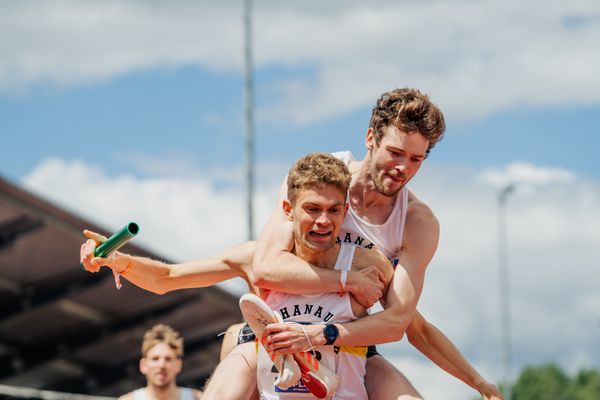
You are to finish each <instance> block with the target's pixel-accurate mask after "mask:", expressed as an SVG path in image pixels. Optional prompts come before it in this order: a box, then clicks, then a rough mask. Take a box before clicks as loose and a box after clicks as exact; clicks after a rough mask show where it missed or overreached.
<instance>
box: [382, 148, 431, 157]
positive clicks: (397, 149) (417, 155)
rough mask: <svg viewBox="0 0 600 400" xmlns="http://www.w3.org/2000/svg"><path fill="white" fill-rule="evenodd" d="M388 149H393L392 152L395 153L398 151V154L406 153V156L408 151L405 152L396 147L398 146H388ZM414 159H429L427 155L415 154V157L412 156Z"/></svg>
mask: <svg viewBox="0 0 600 400" xmlns="http://www.w3.org/2000/svg"><path fill="white" fill-rule="evenodd" d="M388 149H391V150H393V151H397V152H399V153H404V154H406V150H404V149H401V148H399V147H396V146H391V145H390V146H388ZM412 157H417V158H423V159H424V158H426V157H427V154H413V155H412Z"/></svg>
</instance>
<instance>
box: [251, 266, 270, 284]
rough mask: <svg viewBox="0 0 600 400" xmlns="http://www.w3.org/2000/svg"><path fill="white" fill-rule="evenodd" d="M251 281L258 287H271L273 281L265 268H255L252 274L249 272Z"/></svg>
mask: <svg viewBox="0 0 600 400" xmlns="http://www.w3.org/2000/svg"><path fill="white" fill-rule="evenodd" d="M249 275H250V276H249V278H250V281H251V282H252V284H253V285H254V286H256V287H259V288H263V289H269V284H270V283H271V279H270V277H269V274H268V272H267V271H266V270H265V269H264V268H260V267H257V268H254V270H253V271H252V274H249Z"/></svg>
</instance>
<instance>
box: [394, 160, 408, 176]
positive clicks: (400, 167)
mask: <svg viewBox="0 0 600 400" xmlns="http://www.w3.org/2000/svg"><path fill="white" fill-rule="evenodd" d="M394 169H395V170H396V171H398V173H401V174H405V173H406V171H407V170H408V167H407V166H406V163H405V162H401V163H398V164H396V165H395V166H394Z"/></svg>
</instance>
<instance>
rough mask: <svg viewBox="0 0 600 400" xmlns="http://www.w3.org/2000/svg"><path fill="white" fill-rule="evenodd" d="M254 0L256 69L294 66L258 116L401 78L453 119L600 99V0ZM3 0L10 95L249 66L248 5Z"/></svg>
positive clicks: (301, 119)
mask: <svg viewBox="0 0 600 400" xmlns="http://www.w3.org/2000/svg"><path fill="white" fill-rule="evenodd" d="M254 4H255V9H254V13H253V15H254V17H255V19H254V29H255V34H254V37H255V60H256V66H257V69H258V70H259V71H261V69H264V68H266V67H270V68H272V67H274V66H275V67H284V68H288V67H289V69H290V71H291V72H289V74H287V76H284V77H283V78H280V79H277V80H276V81H274V82H271V83H269V85H270V90H271V91H272V92H274V93H277V94H278V96H276V98H275V99H273V101H272V102H271V103H270V104H266V105H265V106H264V107H263V108H262V109H261V110H260V115H261V118H264V119H267V120H273V119H278V120H279V119H282V120H283V119H289V120H290V121H295V122H297V123H308V122H314V121H318V120H323V119H325V118H328V117H331V116H334V115H342V114H343V113H346V112H348V111H350V110H352V109H355V108H357V107H362V106H369V105H371V104H372V102H373V99H374V98H375V97H376V96H377V95H378V94H379V93H380V92H382V91H383V90H388V89H390V88H393V87H400V86H415V87H419V88H422V89H423V90H425V91H426V92H429V93H432V94H433V100H434V101H435V102H437V103H438V104H440V105H441V106H442V108H443V109H444V110H445V112H446V114H447V116H448V117H449V118H451V119H463V120H465V119H473V118H480V117H483V116H485V115H489V114H492V113H496V112H498V111H501V110H506V109H511V108H519V107H523V106H525V107H548V106H549V107H560V106H563V105H565V104H597V103H598V101H599V100H600V76H599V75H598V74H597V73H596V71H598V70H600V54H599V53H598V52H597V51H595V49H596V43H597V41H598V37H600V4H599V3H597V2H590V1H585V0H578V1H570V2H563V1H558V0H555V1H543V0H535V1H528V2H517V1H484V2H481V1H474V0H462V1H442V0H438V1H429V2H418V1H408V2H394V1H375V2H370V3H368V4H366V3H364V2H359V1H352V2H348V1H341V0H338V1H330V2H326V3H324V2H317V1H305V2H293V3H290V2H286V3H280V2H277V1H272V0H262V1H261V0H258V1H256V2H254ZM1 7H2V9H1V12H0V37H2V38H3V39H0V40H2V42H0V43H1V44H2V46H1V47H0V54H1V56H2V57H0V92H7V91H15V90H26V89H27V88H28V87H31V85H35V84H36V83H46V82H53V83H58V84H63V85H73V84H82V83H88V82H95V81H97V80H104V79H110V78H112V77H115V76H118V75H122V74H125V73H128V72H132V71H139V70H143V69H148V68H177V67H180V66H182V65H200V66H201V67H203V68H206V69H208V70H211V71H214V72H215V73H220V72H222V71H225V72H231V71H235V72H236V73H241V71H242V66H243V58H242V54H243V52H242V47H243V40H242V34H243V31H242V24H241V21H242V2H241V1H236V2H233V1H225V2H194V1H173V2H169V3H168V5H167V4H163V3H160V2H144V1H136V0H130V1H104V2H94V3H90V2H86V3H80V2H76V1H73V0H62V1H53V2H44V3H41V4H40V3H39V2H32V1H21V2H17V3H5V4H3V5H2V6H1ZM307 70H308V71H310V72H309V73H306V72H305V71H307ZM294 71H304V72H294ZM307 75H308V76H307Z"/></svg>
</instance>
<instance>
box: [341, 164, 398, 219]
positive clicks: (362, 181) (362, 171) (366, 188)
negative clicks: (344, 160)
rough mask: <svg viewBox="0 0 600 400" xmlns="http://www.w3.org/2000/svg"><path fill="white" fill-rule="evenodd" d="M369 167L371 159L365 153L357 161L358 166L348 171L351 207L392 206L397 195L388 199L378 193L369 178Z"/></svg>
mask: <svg viewBox="0 0 600 400" xmlns="http://www.w3.org/2000/svg"><path fill="white" fill-rule="evenodd" d="M370 165H371V159H370V156H369V154H368V153H367V155H366V156H365V158H364V160H362V161H359V162H358V165H357V166H356V167H355V168H353V169H351V170H350V172H351V173H352V181H351V182H350V188H349V189H348V192H349V193H350V200H351V203H352V205H354V206H357V205H358V206H361V207H364V208H371V207H385V206H390V205H393V204H394V202H395V201H396V196H398V194H395V195H394V196H391V197H388V196H384V195H383V194H381V193H379V191H378V190H377V189H376V188H375V184H374V183H373V179H372V177H371V171H370V169H369V166H370Z"/></svg>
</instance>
